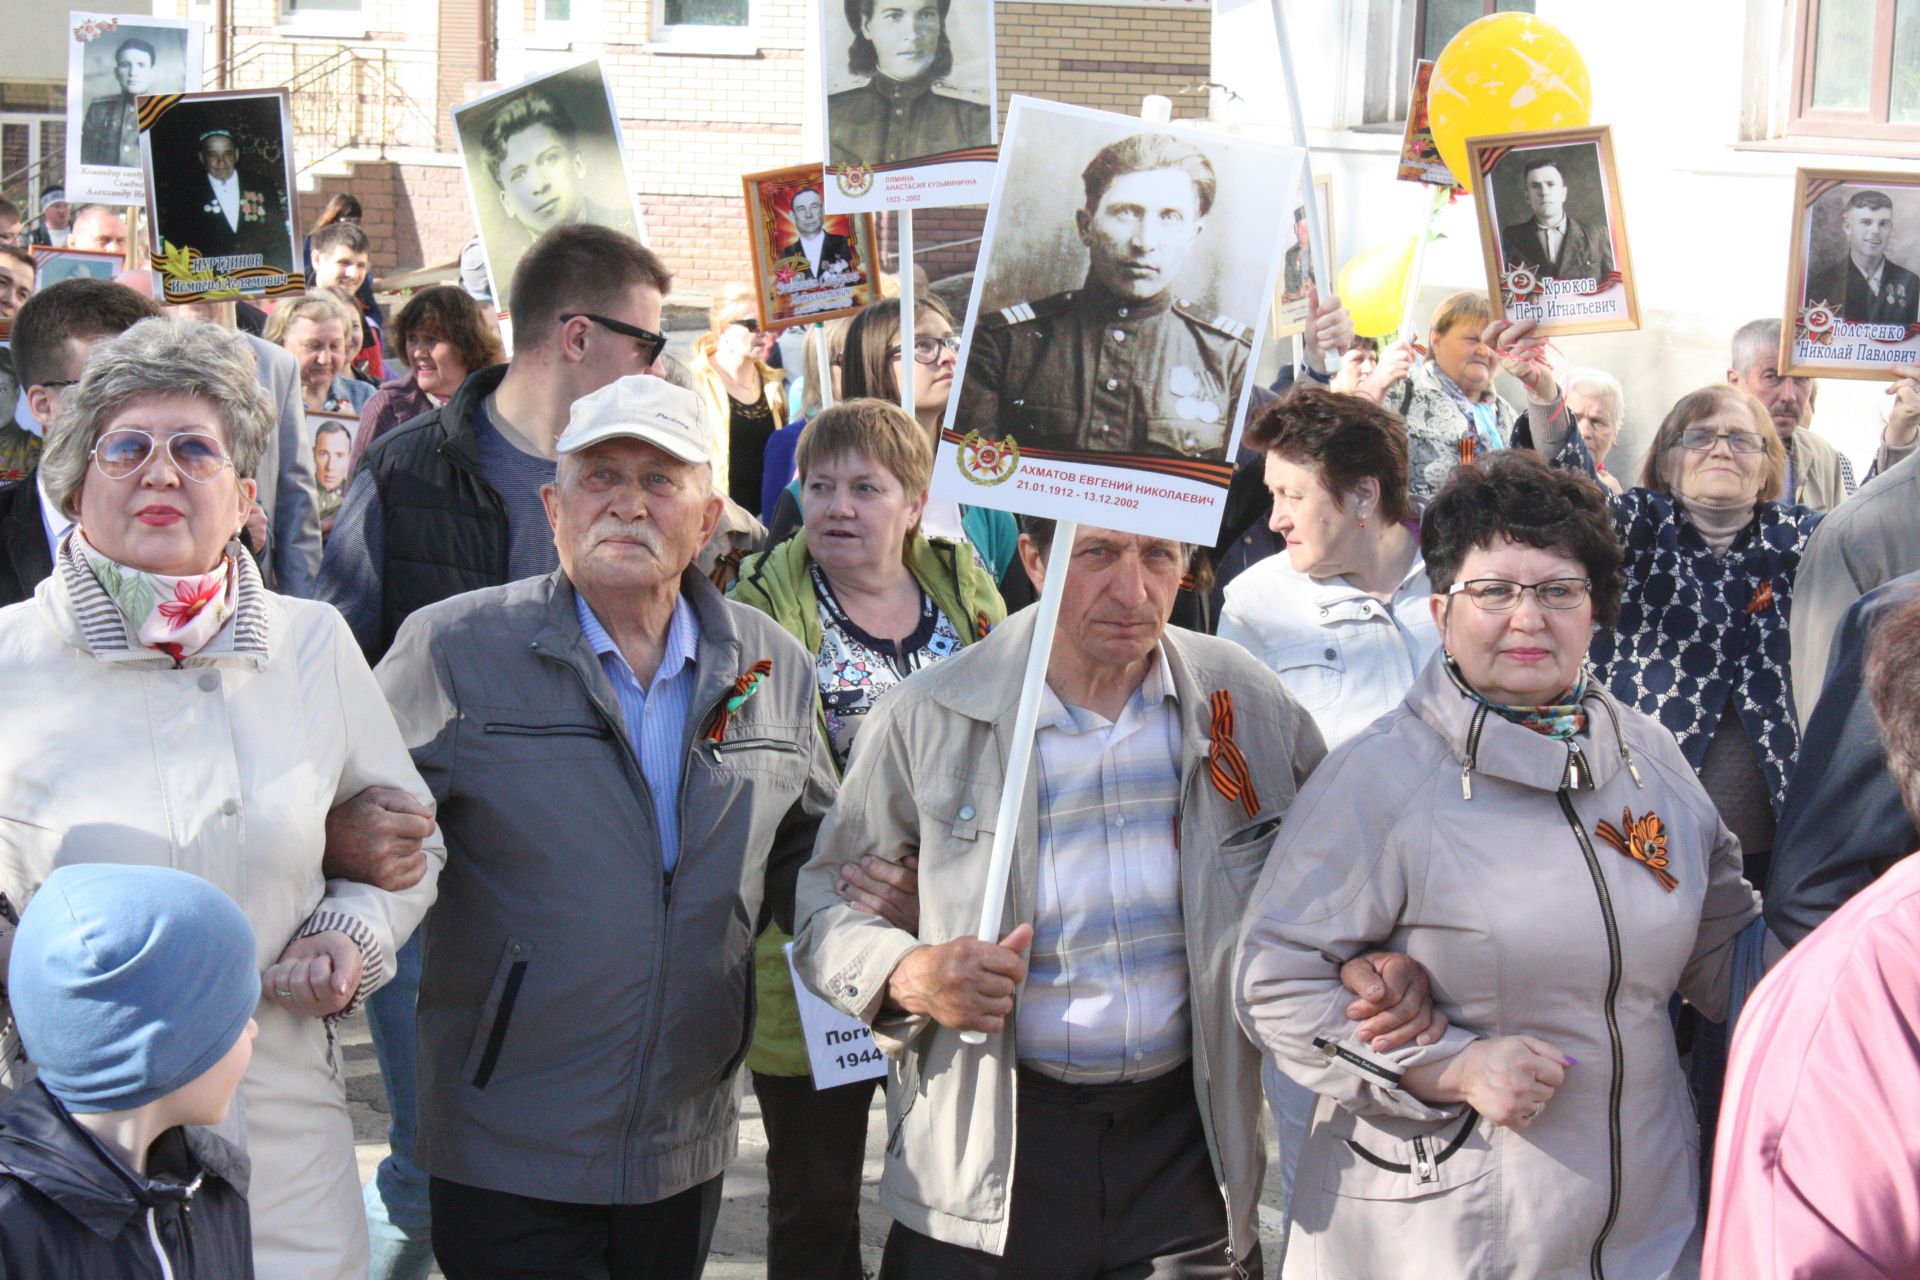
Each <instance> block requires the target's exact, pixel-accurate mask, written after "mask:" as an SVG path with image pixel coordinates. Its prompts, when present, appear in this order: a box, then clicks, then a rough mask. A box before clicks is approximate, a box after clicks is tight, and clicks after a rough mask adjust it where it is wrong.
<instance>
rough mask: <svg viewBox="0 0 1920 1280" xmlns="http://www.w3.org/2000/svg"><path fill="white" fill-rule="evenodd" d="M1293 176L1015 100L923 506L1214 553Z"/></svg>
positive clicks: (1255, 146)
mask: <svg viewBox="0 0 1920 1280" xmlns="http://www.w3.org/2000/svg"><path fill="white" fill-rule="evenodd" d="M1304 162H1305V153H1304V152H1303V151H1302V150H1301V149H1299V148H1297V147H1281V146H1274V145H1271V144H1266V143H1259V142H1252V141H1248V140H1246V139H1242V138H1234V137H1227V136H1223V135H1220V134H1215V133H1209V132H1206V131H1204V130H1199V129H1193V128H1186V127H1181V126H1177V125H1171V124H1160V123H1147V122H1143V121H1141V120H1137V119H1133V118H1131V117H1128V116H1120V115H1113V114H1109V113H1107V112H1102V111H1092V110H1088V109H1086V108H1083V107H1070V106H1064V105H1061V104H1059V103H1053V102H1043V101H1040V100H1039V99H1035V98H1025V97H1016V98H1015V99H1014V100H1013V105H1012V107H1011V109H1010V110H1009V112H1008V122H1007V142H1006V146H1005V147H1004V148H1003V150H1002V157H1001V163H1000V166H999V172H998V174H997V175H996V177H995V182H994V192H993V199H992V202H991V203H990V205H989V206H988V210H987V224H986V229H985V234H984V239H983V244H982V250H981V265H980V269H979V270H978V272H977V273H976V275H975V277H974V284H973V294H972V297H971V299H970V301H969V304H968V308H967V322H966V328H965V334H964V339H963V343H962V348H961V352H960V368H959V370H958V371H957V382H958V385H957V387H956V389H955V392H954V394H953V396H952V397H951V398H950V400H949V403H948V410H947V423H946V429H945V430H944V431H943V432H942V436H941V441H940V444H939V449H938V453H937V456H936V458H935V463H934V478H933V489H932V492H933V496H934V497H936V498H952V499H955V500H957V501H960V502H962V503H966V504H969V505H973V506H987V507H996V508H999V509H1001V510H1004V511H1013V512H1021V513H1027V514H1033V515H1040V516H1048V517H1051V518H1053V519H1057V520H1074V521H1085V522H1087V523H1089V524H1095V525H1100V526H1104V527H1107V528H1111V529H1117V530H1121V531H1124V532H1128V533H1138V534H1145V535H1150V536H1154V537H1164V538H1175V539H1179V540H1181V541H1184V542H1192V543H1206V544H1211V543H1212V541H1213V538H1214V536H1215V534H1216V532H1217V531H1218V528H1219V522H1220V514H1221V510H1222V508H1223V506H1224V503H1225V501H1226V494H1227V484H1228V481H1229V480H1230V479H1231V478H1232V474H1233V462H1232V459H1233V456H1234V449H1235V448H1236V447H1237V446H1238V444H1239V439H1240V430H1241V425H1242V422H1243V421H1244V418H1245V414H1246V409H1247V404H1248V402H1249V399H1250V397H1251V394H1252V392H1251V388H1252V382H1253V372H1254V366H1255V363H1256V362H1255V361H1254V359H1253V353H1254V351H1255V350H1256V349H1257V347H1258V343H1259V341H1260V339H1261V333H1262V330H1263V329H1264V327H1265V319H1266V315H1267V313H1268V311H1269V309H1270V303H1271V299H1272V296H1273V287H1274V281H1275V279H1276V277H1277V276H1278V275H1279V272H1280V267H1281V259H1282V256H1283V254H1284V252H1285V249H1286V247H1287V240H1286V239H1285V238H1282V237H1281V236H1279V235H1276V234H1275V227H1274V217H1273V211H1274V210H1275V209H1289V210H1290V209H1292V208H1293V207H1294V206H1295V205H1296V204H1297V203H1299V194H1300V184H1301V176H1302V174H1303V173H1304V171H1305V163H1304Z"/></svg>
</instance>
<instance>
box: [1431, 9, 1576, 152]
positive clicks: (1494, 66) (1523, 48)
mask: <svg viewBox="0 0 1920 1280" xmlns="http://www.w3.org/2000/svg"><path fill="white" fill-rule="evenodd" d="M1427 120H1428V123H1429V124H1430V125H1431V126H1432V128H1433V140H1434V142H1435V144H1436V145H1438V146H1439V148H1440V158H1441V159H1443V160H1445V161H1446V162H1447V168H1449V169H1451V170H1453V176H1454V179H1455V180H1456V181H1457V182H1459V184H1460V185H1461V186H1463V187H1467V188H1469V189H1471V188H1472V187H1473V174H1472V173H1471V172H1470V171H1469V169H1468V165H1467V139H1468V138H1486V137H1491V136H1493V135H1494V134H1500V133H1531V132H1534V131H1535V130H1539V129H1573V128H1578V127H1579V126H1581V125H1586V124H1591V123H1592V122H1593V81H1592V80H1591V79H1590V78H1589V77H1588V75H1587V64H1586V60H1585V59H1583V58H1582V57H1581V56H1580V51H1579V50H1578V49H1576V48H1574V47H1573V41H1571V40H1569V39H1568V38H1567V37H1566V35H1565V33H1563V32H1562V31H1561V30H1560V29H1559V28H1558V27H1555V26H1554V25H1553V24H1551V23H1548V22H1543V21H1541V20H1540V19H1539V18H1536V17H1534V16H1533V15H1532V14H1530V13H1494V14H1489V15H1487V16H1486V17H1484V18H1480V19H1477V20H1475V21H1473V22H1470V23H1468V24H1467V25H1466V26H1465V27H1463V28H1461V30H1460V34H1459V35H1457V36H1455V37H1454V38H1453V39H1451V40H1449V41H1448V42H1447V47H1446V48H1444V49H1442V50H1441V51H1440V57H1439V59H1438V60H1437V61H1436V62H1435V63H1434V67H1433V78H1432V79H1431V80H1430V81H1429V82H1428V85H1427Z"/></svg>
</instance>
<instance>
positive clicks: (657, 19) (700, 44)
mask: <svg viewBox="0 0 1920 1280" xmlns="http://www.w3.org/2000/svg"><path fill="white" fill-rule="evenodd" d="M650 3H651V5H652V8H653V23H652V28H653V42H654V43H655V44H658V45H663V46H666V47H667V48H669V49H684V50H686V51H688V52H697V53H741V54H746V53H753V52H756V51H757V39H756V33H755V30H754V26H755V24H754V18H755V13H754V10H755V8H756V0H650Z"/></svg>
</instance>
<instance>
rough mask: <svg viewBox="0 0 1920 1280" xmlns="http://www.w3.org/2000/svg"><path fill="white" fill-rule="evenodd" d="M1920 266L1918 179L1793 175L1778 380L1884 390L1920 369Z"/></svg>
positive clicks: (1832, 172) (1820, 172)
mask: <svg viewBox="0 0 1920 1280" xmlns="http://www.w3.org/2000/svg"><path fill="white" fill-rule="evenodd" d="M1856 240H1858V241H1859V244H1857V245H1856V243H1855V241H1856ZM1876 241H1877V245H1876V243H1875V242H1876ZM1876 247H1877V249H1878V251H1879V266H1878V267H1877V268H1875V270H1874V273H1873V277H1872V278H1871V279H1869V277H1867V276H1865V275H1863V274H1862V272H1861V268H1860V265H1859V254H1860V253H1861V252H1863V251H1866V252H1870V251H1872V250H1873V249H1874V248H1876ZM1916 268H1920V175H1916V174H1911V173H1904V174H1903V173H1884V172H1870V171H1867V170H1861V169H1800V170H1798V171H1796V172H1795V174H1794V183H1793V248H1792V254H1791V256H1790V258H1789V266H1788V270H1787V300H1786V305H1785V306H1784V307H1783V308H1782V312H1781V321H1780V358H1779V359H1780V362H1779V369H1780V372H1782V373H1784V374H1789V375H1792V376H1795V377H1809V378H1815V377H1817V378H1862V379H1867V380H1869V381H1874V382H1879V381H1884V380H1887V379H1890V378H1892V377H1893V376H1894V374H1893V369H1894V367H1895V366H1898V365H1909V364H1920V274H1916Z"/></svg>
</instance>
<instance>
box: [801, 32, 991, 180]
mask: <svg viewBox="0 0 1920 1280" xmlns="http://www.w3.org/2000/svg"><path fill="white" fill-rule="evenodd" d="M822 3H823V4H827V5H832V4H833V3H834V0H822ZM841 3H842V5H843V7H844V14H845V18H846V27H845V28H844V30H841V35H842V39H846V38H847V33H850V39H848V40H847V43H846V44H845V45H844V47H845V49H846V61H845V75H840V76H832V75H830V77H829V88H830V89H831V87H832V85H833V84H834V83H835V82H846V81H848V80H851V81H853V83H854V87H851V88H843V89H840V90H838V91H837V92H830V93H829V94H828V97H827V142H828V163H829V164H831V165H833V166H835V167H836V168H845V167H853V166H868V167H873V166H879V165H891V164H897V163H900V162H904V161H909V160H915V159H921V158H925V157H931V156H939V155H944V154H947V153H949V152H954V151H965V150H968V149H970V148H974V147H984V146H989V145H991V144H992V142H993V107H992V106H991V101H992V90H991V80H992V77H991V71H990V69H989V67H988V61H989V58H990V55H991V51H990V50H989V49H982V50H980V52H979V54H978V56H976V57H974V58H970V59H969V60H968V61H969V62H970V63H972V64H974V66H975V68H976V69H975V70H973V71H972V72H971V74H962V73H960V72H959V71H958V70H957V69H956V64H955V57H954V43H955V42H954V39H953V38H952V36H953V34H954V32H953V31H951V30H950V28H959V27H961V26H963V25H964V26H966V27H967V28H968V34H969V35H971V36H973V37H974V40H973V43H974V44H976V45H978V44H984V43H985V39H984V33H985V32H986V31H987V30H989V29H990V26H989V24H990V21H991V19H990V16H989V15H988V14H987V12H986V6H987V4H988V3H990V0H841ZM836 30H840V29H839V28H838V24H837V23H830V24H829V31H830V32H833V31H836ZM827 47H828V48H829V50H832V49H833V48H835V47H836V46H835V42H834V40H833V39H832V38H831V36H830V37H829V42H828V46H827ZM832 56H833V54H832V53H829V57H830V58H831V57H832ZM836 70H837V69H836Z"/></svg>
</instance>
